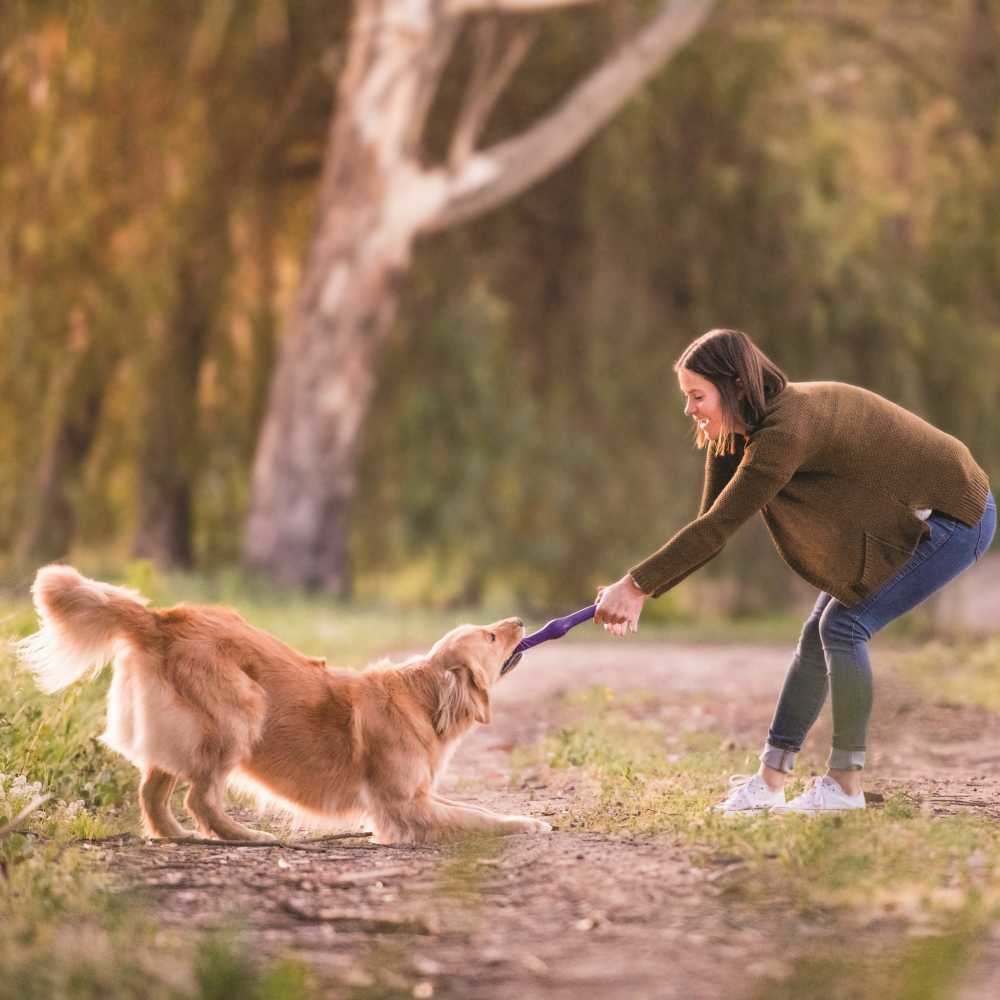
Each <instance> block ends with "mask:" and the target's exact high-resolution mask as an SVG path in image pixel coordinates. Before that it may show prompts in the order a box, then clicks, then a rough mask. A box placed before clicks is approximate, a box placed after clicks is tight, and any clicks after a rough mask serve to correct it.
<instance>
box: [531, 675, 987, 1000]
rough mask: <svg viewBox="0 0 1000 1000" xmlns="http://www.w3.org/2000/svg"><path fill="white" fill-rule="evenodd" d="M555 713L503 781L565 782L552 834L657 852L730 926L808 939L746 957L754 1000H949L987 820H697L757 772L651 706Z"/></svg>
mask: <svg viewBox="0 0 1000 1000" xmlns="http://www.w3.org/2000/svg"><path fill="white" fill-rule="evenodd" d="M568 702H569V703H568V705H567V706H566V708H567V711H568V712H569V713H570V714H571V715H572V716H573V721H572V722H571V723H569V724H567V725H565V726H563V727H561V728H559V729H558V730H556V731H555V732H553V733H552V734H550V735H549V736H548V737H547V738H546V739H544V740H543V741H542V742H541V743H540V744H538V745H536V746H535V747H533V748H528V749H525V750H520V751H517V752H516V753H515V779H514V780H515V781H517V780H518V778H517V773H518V771H519V770H520V769H523V768H526V767H531V768H534V769H537V768H539V767H540V766H541V767H549V768H552V769H556V770H566V769H572V770H573V771H574V775H575V783H576V785H577V789H578V793H577V794H578V798H577V803H576V804H575V805H574V806H573V807H572V808H571V809H570V811H569V812H568V814H567V815H565V816H564V817H562V818H561V820H560V821H559V826H560V827H561V828H563V829H566V828H569V829H576V830H586V831H596V832H601V833H605V834H610V835H628V836H667V837H670V838H671V839H672V840H673V842H674V843H675V844H678V845H680V846H682V847H683V848H684V849H685V851H686V853H687V854H688V855H689V856H690V857H691V858H692V859H693V861H694V863H695V864H699V865H701V866H703V867H704V868H705V869H706V872H707V873H708V874H709V876H710V878H711V880H712V884H713V886H714V887H715V890H716V891H717V892H718V893H719V895H720V897H721V898H722V899H723V900H729V901H731V902H732V903H734V904H737V905H739V906H740V907H741V908H742V909H741V911H740V912H741V913H744V914H745V913H747V910H748V909H749V912H750V913H753V914H757V915H759V918H760V919H762V920H765V921H766V920H767V919H768V917H767V915H768V914H769V913H775V912H778V913H780V914H781V915H782V916H783V917H784V916H787V915H789V914H798V918H799V919H802V920H812V921H814V922H816V921H819V922H821V923H822V926H823V928H824V930H823V935H822V937H821V938H820V939H818V940H816V939H812V940H813V941H814V943H813V944H811V945H807V944H805V942H804V940H803V941H798V940H787V941H780V940H779V941H776V942H775V948H774V951H773V952H769V953H767V954H764V955H761V956H759V957H760V958H761V959H762V960H763V962H762V966H763V971H762V972H761V973H759V974H758V985H757V986H756V987H753V989H752V990H751V993H752V1000H764V998H765V997H767V998H768V1000H798V998H800V997H803V996H805V997H810V998H823V1000H826V998H831V1000H833V998H837V1000H839V998H843V1000H888V998H892V1000H932V998H934V1000H938V998H940V1000H944V998H948V997H952V996H953V995H954V993H953V989H954V987H955V984H956V983H957V982H958V980H959V979H960V977H961V974H962V973H963V972H964V970H965V969H966V967H967V964H968V961H969V958H970V954H971V952H972V949H973V948H974V946H975V944H976V943H977V941H978V940H979V939H980V937H981V936H982V935H983V934H984V933H986V930H987V928H988V927H989V925H990V924H991V922H994V921H996V920H997V919H998V918H1000V828H998V827H997V824H996V822H995V821H994V820H992V819H990V818H988V817H981V816H977V815H975V814H974V813H971V812H970V813H964V814H957V815H952V816H944V817H931V816H928V815H925V814H924V813H923V812H922V811H921V810H920V808H919V806H918V804H917V803H915V802H913V801H911V800H910V799H908V797H907V796H906V795H905V794H903V793H901V792H896V793H892V794H889V795H888V796H887V797H886V799H885V801H884V803H882V804H880V805H879V806H878V807H875V808H869V809H868V810H865V811H864V812H855V813H846V814H840V815H834V816H828V817H805V816H802V817H799V816H789V817H767V816H759V817H746V818H735V819H734V818H728V819H727V818H724V817H723V816H721V815H718V814H713V813H711V812H707V811H706V810H707V809H708V807H709V806H710V805H712V804H713V803H714V802H717V801H718V800H719V799H720V798H721V797H722V796H723V795H724V794H725V792H726V790H727V785H728V783H727V778H728V776H729V775H730V774H732V773H749V772H751V771H754V770H756V768H757V760H756V758H755V757H753V756H752V755H750V754H747V753H744V752H738V751H734V750H730V749H726V747H725V745H724V744H723V741H722V738H721V734H720V733H713V732H706V731H704V730H692V731H681V732H678V731H677V730H676V728H673V729H672V730H671V731H670V732H668V731H667V730H666V729H665V727H664V725H663V723H662V722H660V721H658V720H657V719H656V718H655V717H652V716H654V715H655V708H656V700H655V699H654V698H653V697H652V696H649V695H645V696H644V695H641V694H635V695H630V696H629V697H628V698H627V699H622V698H620V697H616V696H614V695H613V694H612V693H611V692H609V691H608V690H607V689H603V688H595V689H591V690H589V691H586V692H582V693H578V694H576V695H574V696H572V697H571V698H570V699H569V700H568ZM799 787H801V782H797V783H795V785H793V787H792V789H791V791H792V792H793V793H794V792H795V791H797V790H798V789H799ZM581 789H582V791H580V790H581ZM754 919H756V918H754ZM867 926H874V927H876V928H879V927H883V928H888V929H883V930H881V931H878V930H877V931H876V932H875V933H874V934H868V933H867V932H866V931H865V930H863V928H865V927H867ZM775 968H776V970H777V971H774V969H775Z"/></svg>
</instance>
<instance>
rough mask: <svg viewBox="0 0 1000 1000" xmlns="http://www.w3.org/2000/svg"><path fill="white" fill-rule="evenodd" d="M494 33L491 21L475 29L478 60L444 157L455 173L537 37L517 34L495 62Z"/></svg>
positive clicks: (526, 32)
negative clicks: (447, 151)
mask: <svg viewBox="0 0 1000 1000" xmlns="http://www.w3.org/2000/svg"><path fill="white" fill-rule="evenodd" d="M496 30H497V29H496V23H495V22H492V21H484V22H482V23H481V24H480V25H479V31H478V37H477V47H478V48H479V50H480V51H479V58H477V59H476V61H475V69H474V70H473V76H472V80H471V81H470V82H469V89H468V90H467V91H466V96H465V102H464V104H463V105H462V110H461V112H460V113H459V116H458V122H457V123H456V125H455V134H454V136H453V137H452V141H451V149H450V151H449V154H448V162H449V164H450V166H451V168H452V169H453V170H456V171H457V170H459V169H460V168H461V167H462V165H463V164H464V163H465V162H466V160H468V158H469V156H470V155H471V153H472V151H473V149H474V148H475V145H476V140H477V139H478V138H479V136H480V135H482V131H483V129H484V128H485V127H486V122H487V121H488V120H489V117H490V114H491V113H492V111H493V109H494V107H496V103H497V101H498V100H499V99H500V95H501V94H502V93H503V89H504V87H506V86H507V84H508V83H509V82H510V78H511V76H513V74H514V71H515V70H516V69H517V67H518V66H519V65H520V64H521V61H522V60H523V59H524V57H525V56H526V55H527V53H528V49H529V48H530V47H531V44H532V42H533V41H534V40H535V38H536V37H537V35H538V31H537V29H535V28H526V29H524V30H522V31H519V32H518V33H517V34H516V35H514V37H513V38H512V39H511V40H510V43H509V44H508V46H507V49H506V51H505V52H504V53H503V54H502V55H501V56H500V57H499V58H496V56H495V51H496Z"/></svg>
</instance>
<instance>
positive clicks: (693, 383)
mask: <svg viewBox="0 0 1000 1000" xmlns="http://www.w3.org/2000/svg"><path fill="white" fill-rule="evenodd" d="M677 381H678V382H679V383H680V386H681V392H682V393H683V394H684V416H686V417H690V418H691V419H692V420H693V421H694V422H695V423H696V424H697V425H698V428H699V430H701V432H702V433H703V434H705V435H706V436H707V437H708V439H709V440H710V441H714V440H715V439H716V438H717V437H718V436H719V434H720V433H721V431H722V400H721V397H720V395H719V390H718V389H716V388H715V386H714V385H713V384H712V383H711V382H710V381H709V380H708V379H707V378H704V377H703V376H701V375H696V374H695V373H694V372H692V371H688V369H687V368H682V369H681V370H680V371H679V372H678V373H677Z"/></svg>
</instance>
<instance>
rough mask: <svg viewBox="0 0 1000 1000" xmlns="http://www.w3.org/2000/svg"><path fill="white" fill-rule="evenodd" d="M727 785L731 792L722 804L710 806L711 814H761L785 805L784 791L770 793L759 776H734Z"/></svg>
mask: <svg viewBox="0 0 1000 1000" xmlns="http://www.w3.org/2000/svg"><path fill="white" fill-rule="evenodd" d="M729 784H730V785H731V786H732V789H733V790H732V791H731V792H730V793H729V796H728V797H727V798H726V800H725V801H724V802H720V803H719V804H718V805H714V806H712V808H711V811H712V812H720V813H725V814H726V815H727V816H732V815H736V814H739V813H743V814H750V813H762V812H767V811H768V810H769V809H773V808H775V807H779V806H783V805H784V804H785V792H784V790H783V789H782V790H780V791H777V792H772V791H771V789H770V788H768V787H767V785H766V784H765V783H764V779H763V778H762V777H761V776H760V775H759V774H734V775H733V776H732V777H731V778H730V779H729Z"/></svg>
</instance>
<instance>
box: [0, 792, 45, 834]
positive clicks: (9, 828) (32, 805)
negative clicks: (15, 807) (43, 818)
mask: <svg viewBox="0 0 1000 1000" xmlns="http://www.w3.org/2000/svg"><path fill="white" fill-rule="evenodd" d="M51 798H52V796H51V794H45V795H39V796H37V797H36V798H34V799H32V800H31V802H29V803H28V804H27V805H26V806H25V807H24V808H23V809H22V810H21V811H20V812H19V813H18V814H17V815H16V816H15V817H14V818H13V819H12V820H11V821H10V822H9V823H8V824H6V826H3V827H0V843H3V841H5V840H6V839H7V838H8V837H9V836H10V835H11V834H12V833H13V832H14V831H15V830H16V829H17V828H18V827H19V826H20V825H21V824H22V823H23V822H24V821H25V820H26V819H27V818H28V817H29V816H30V815H31V814H32V813H33V812H34V811H35V810H36V809H37V808H38V807H39V806H43V805H45V803H46V802H48V801H49V799H51Z"/></svg>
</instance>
